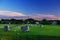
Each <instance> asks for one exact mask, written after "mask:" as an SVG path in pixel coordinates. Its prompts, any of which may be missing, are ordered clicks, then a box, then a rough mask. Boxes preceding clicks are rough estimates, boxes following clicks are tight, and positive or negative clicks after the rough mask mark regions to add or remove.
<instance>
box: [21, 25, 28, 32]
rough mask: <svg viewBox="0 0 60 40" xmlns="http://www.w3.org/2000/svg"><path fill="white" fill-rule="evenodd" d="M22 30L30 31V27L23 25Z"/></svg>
mask: <svg viewBox="0 0 60 40" xmlns="http://www.w3.org/2000/svg"><path fill="white" fill-rule="evenodd" d="M21 30H22V32H27V31H29V27H28V26H22V27H21Z"/></svg>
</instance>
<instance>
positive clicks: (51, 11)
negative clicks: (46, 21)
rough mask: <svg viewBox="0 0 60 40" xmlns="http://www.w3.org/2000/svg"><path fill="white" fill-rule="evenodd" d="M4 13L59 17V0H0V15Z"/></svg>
mask: <svg viewBox="0 0 60 40" xmlns="http://www.w3.org/2000/svg"><path fill="white" fill-rule="evenodd" d="M9 12H10V13H11V14H10V13H9ZM8 13H9V14H8ZM6 14H7V16H8V15H12V16H14V15H16V16H21V14H22V16H28V15H39V16H49V17H51V16H53V17H57V16H58V18H60V0H0V15H6Z"/></svg>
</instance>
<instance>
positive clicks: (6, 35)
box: [0, 24, 60, 40]
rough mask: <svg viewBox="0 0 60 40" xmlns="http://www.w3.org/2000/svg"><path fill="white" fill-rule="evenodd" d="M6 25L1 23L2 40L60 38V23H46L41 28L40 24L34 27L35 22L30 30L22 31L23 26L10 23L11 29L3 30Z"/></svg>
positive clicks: (0, 35) (0, 37)
mask: <svg viewBox="0 0 60 40" xmlns="http://www.w3.org/2000/svg"><path fill="white" fill-rule="evenodd" d="M4 25H6V24H0V40H58V39H60V25H44V27H43V28H40V25H37V27H34V24H32V25H31V26H30V31H29V32H22V31H21V26H23V25H26V24H23V25H20V24H19V25H16V24H10V25H9V26H10V29H11V30H10V31H9V32H5V31H4V30H3V28H4Z"/></svg>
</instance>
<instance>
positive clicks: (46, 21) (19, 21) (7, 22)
mask: <svg viewBox="0 0 60 40" xmlns="http://www.w3.org/2000/svg"><path fill="white" fill-rule="evenodd" d="M28 22H29V23H31V24H35V23H36V22H39V23H41V24H46V25H50V24H52V23H53V22H56V24H58V25H60V20H47V19H42V20H34V19H32V18H29V19H25V20H22V19H21V20H17V19H10V20H9V19H1V20H0V24H9V23H10V24H27V23H28Z"/></svg>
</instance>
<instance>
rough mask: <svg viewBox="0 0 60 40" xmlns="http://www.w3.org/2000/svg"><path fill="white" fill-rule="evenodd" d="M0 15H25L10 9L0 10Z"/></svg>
mask: <svg viewBox="0 0 60 40" xmlns="http://www.w3.org/2000/svg"><path fill="white" fill-rule="evenodd" d="M0 15H3V16H26V15H25V14H23V13H18V12H12V11H0Z"/></svg>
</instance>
